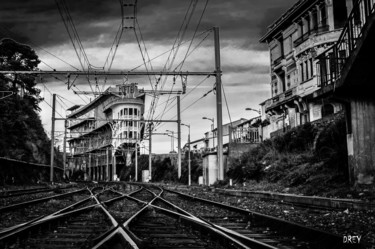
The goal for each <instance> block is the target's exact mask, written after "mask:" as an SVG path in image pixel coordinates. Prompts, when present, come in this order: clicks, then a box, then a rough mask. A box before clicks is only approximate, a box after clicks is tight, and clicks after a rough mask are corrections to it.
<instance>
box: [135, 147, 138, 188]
mask: <svg viewBox="0 0 375 249" xmlns="http://www.w3.org/2000/svg"><path fill="white" fill-rule="evenodd" d="M134 179H135V181H136V182H138V141H135V175H134Z"/></svg>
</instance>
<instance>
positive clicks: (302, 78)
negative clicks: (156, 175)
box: [299, 62, 305, 82]
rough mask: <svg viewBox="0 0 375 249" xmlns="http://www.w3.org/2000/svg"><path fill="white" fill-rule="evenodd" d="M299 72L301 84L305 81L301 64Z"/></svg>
mask: <svg viewBox="0 0 375 249" xmlns="http://www.w3.org/2000/svg"><path fill="white" fill-rule="evenodd" d="M299 70H300V71H301V82H303V81H305V74H304V73H303V62H302V63H301V65H300V67H299Z"/></svg>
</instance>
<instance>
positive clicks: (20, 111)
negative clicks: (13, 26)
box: [0, 39, 50, 164]
mask: <svg viewBox="0 0 375 249" xmlns="http://www.w3.org/2000/svg"><path fill="white" fill-rule="evenodd" d="M39 63H40V60H39V59H38V56H37V55H36V53H35V51H34V50H33V49H32V48H30V47H29V46H27V45H23V44H19V43H17V42H15V41H13V40H11V39H3V40H0V70H23V71H30V70H32V71H36V70H37V69H38V68H37V66H38V64H39ZM35 86H36V82H35V76H34V75H15V74H6V75H3V74H0V91H13V92H15V93H19V94H15V95H13V97H9V98H5V99H1V100H0V110H1V111H0V157H9V158H13V159H18V160H22V161H30V162H37V163H44V164H45V163H48V160H49V153H50V152H49V149H48V148H49V144H50V143H49V139H48V137H47V135H46V134H45V132H44V129H43V126H42V123H41V121H40V118H39V115H38V113H37V112H36V111H38V110H40V108H39V106H38V103H39V102H40V101H41V100H42V98H41V97H40V96H39V93H40V90H39V89H37V88H36V87H35ZM20 90H22V91H23V93H24V94H23V97H22V96H20V92H19V91H20Z"/></svg>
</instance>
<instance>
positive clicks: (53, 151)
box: [49, 94, 56, 182]
mask: <svg viewBox="0 0 375 249" xmlns="http://www.w3.org/2000/svg"><path fill="white" fill-rule="evenodd" d="M55 107H56V94H53V95H52V125H51V169H50V177H49V180H50V182H53V161H54V156H55V155H54V154H55Z"/></svg>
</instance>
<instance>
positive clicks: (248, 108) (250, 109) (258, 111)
mask: <svg viewBox="0 0 375 249" xmlns="http://www.w3.org/2000/svg"><path fill="white" fill-rule="evenodd" d="M245 110H246V111H254V112H257V113H258V114H259V115H260V114H261V112H260V110H256V109H253V108H250V107H247V108H246V109H245Z"/></svg>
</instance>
